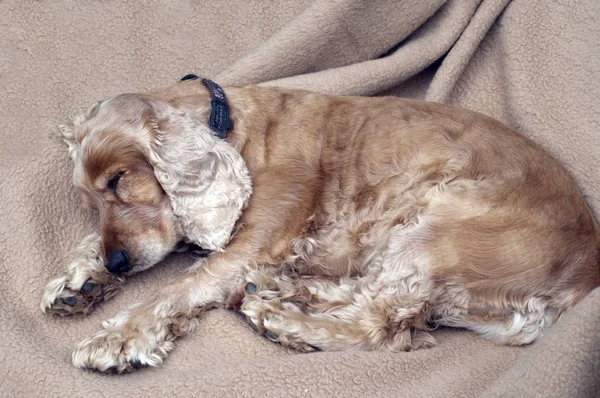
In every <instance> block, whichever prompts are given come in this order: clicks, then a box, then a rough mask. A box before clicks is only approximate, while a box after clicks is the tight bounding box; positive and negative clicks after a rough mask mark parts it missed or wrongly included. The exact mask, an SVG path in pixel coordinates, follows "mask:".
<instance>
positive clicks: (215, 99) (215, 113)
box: [181, 73, 233, 140]
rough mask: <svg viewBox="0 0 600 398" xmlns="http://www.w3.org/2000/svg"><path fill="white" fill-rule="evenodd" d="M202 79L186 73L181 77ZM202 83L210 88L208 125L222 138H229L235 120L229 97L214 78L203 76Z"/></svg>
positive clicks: (184, 78) (182, 79) (183, 78)
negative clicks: (232, 115) (232, 117)
mask: <svg viewBox="0 0 600 398" xmlns="http://www.w3.org/2000/svg"><path fill="white" fill-rule="evenodd" d="M195 79H200V78H199V77H198V76H196V75H194V74H191V73H190V74H189V75H185V76H184V77H182V78H181V81H184V80H195ZM200 80H202V83H204V85H205V86H206V88H207V89H208V92H209V93H210V107H211V111H210V119H209V120H208V125H209V126H210V129H211V130H212V131H213V132H214V133H215V135H216V136H217V137H219V138H221V139H223V140H224V139H225V138H227V133H229V130H231V129H232V128H233V121H232V120H231V118H230V117H229V105H228V104H227V97H226V96H225V92H224V91H223V89H222V88H221V86H219V85H218V84H217V83H215V82H213V81H212V80H209V79H205V78H201V79H200Z"/></svg>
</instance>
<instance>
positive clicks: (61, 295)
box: [40, 275, 123, 316]
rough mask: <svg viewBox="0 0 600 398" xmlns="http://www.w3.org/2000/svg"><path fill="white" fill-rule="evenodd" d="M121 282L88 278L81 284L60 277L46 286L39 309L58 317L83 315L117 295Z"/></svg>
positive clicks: (114, 279)
mask: <svg viewBox="0 0 600 398" xmlns="http://www.w3.org/2000/svg"><path fill="white" fill-rule="evenodd" d="M122 281H123V280H122V279H119V278H112V279H108V280H102V281H96V280H94V279H92V278H89V279H87V280H86V281H85V282H84V283H83V284H81V282H79V283H76V282H74V281H72V280H71V279H70V278H69V276H68V275H66V276H62V277H59V278H56V279H54V280H52V281H50V282H49V283H48V284H47V285H46V290H45V292H44V296H43V297H42V302H41V304H40V307H41V309H42V312H45V313H50V314H56V315H60V316H66V315H73V314H84V315H85V314H88V313H89V312H90V311H91V310H92V308H93V306H94V304H96V303H98V302H100V301H102V300H106V299H108V298H110V297H112V296H114V295H115V294H117V292H118V291H119V284H120V283H122Z"/></svg>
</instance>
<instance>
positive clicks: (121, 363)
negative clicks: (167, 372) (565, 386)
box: [41, 81, 600, 372]
mask: <svg viewBox="0 0 600 398" xmlns="http://www.w3.org/2000/svg"><path fill="white" fill-rule="evenodd" d="M225 91H226V92H227V96H228V98H229V101H230V104H231V108H232V117H233V120H234V125H235V127H234V130H233V131H231V133H230V135H229V136H228V138H227V140H220V139H218V138H216V137H215V136H213V135H212V134H211V132H210V129H209V128H208V127H207V120H208V109H209V104H210V97H209V95H208V93H207V92H206V89H205V88H204V86H203V85H202V84H199V83H198V82H194V81H187V82H182V83H179V84H177V85H176V86H174V87H170V88H167V89H164V90H158V91H155V92H150V93H146V94H124V95H120V96H117V97H114V98H112V99H109V100H106V101H102V102H98V103H96V104H94V105H93V106H92V107H91V108H90V109H88V110H86V111H83V112H80V113H78V114H77V115H76V116H75V117H73V118H72V119H71V120H70V121H69V122H68V123H66V124H65V125H63V126H61V127H60V129H59V136H60V137H61V138H62V139H63V140H64V141H65V142H66V143H67V144H68V148H69V153H70V156H71V157H72V158H73V160H74V163H75V170H74V174H73V176H74V177H73V181H74V184H75V186H76V187H77V189H78V190H79V191H80V192H81V193H82V197H83V198H84V203H86V204H88V205H90V206H93V207H95V208H97V209H98V211H99V216H100V219H101V224H102V228H101V231H100V233H99V234H95V235H90V237H88V238H86V239H85V240H84V243H83V244H82V246H81V247H80V249H78V252H77V254H76V259H75V260H74V261H73V263H72V264H71V265H70V266H69V267H68V268H67V271H66V273H65V274H64V275H63V276H60V277H59V278H57V279H55V280H53V281H51V282H50V283H49V284H48V287H47V290H46V293H45V294H44V297H43V300H42V304H41V305H42V309H43V310H44V311H49V312H54V313H58V314H61V315H66V314H73V313H87V312H88V311H90V310H91V309H92V307H93V305H94V304H95V303H97V302H99V301H101V300H103V299H105V298H108V297H110V296H111V295H112V294H114V292H115V291H116V287H117V286H119V285H120V283H121V282H122V281H123V275H117V276H115V275H112V274H110V273H109V272H108V271H107V269H106V268H105V267H104V264H105V263H106V262H107V259H108V257H109V255H110V253H112V252H114V251H115V250H125V251H126V252H127V254H128V255H127V257H128V262H129V264H130V265H131V271H129V272H128V273H127V274H131V273H135V272H139V271H142V270H144V269H147V268H149V267H151V266H153V265H155V264H156V263H158V262H159V261H160V260H162V259H163V258H164V257H165V256H167V255H168V254H169V253H170V252H172V251H174V250H177V249H178V248H179V247H180V246H179V244H180V243H181V242H188V243H193V244H196V245H199V246H201V247H203V248H204V249H210V250H212V252H213V253H212V254H211V255H210V256H209V257H207V258H205V259H202V260H199V261H198V263H197V264H195V265H194V266H193V267H191V268H190V269H189V270H188V272H186V273H184V274H183V275H181V276H180V277H179V278H178V279H177V280H175V281H173V282H171V283H170V284H168V285H166V286H165V287H163V288H161V289H158V290H157V291H156V292H155V293H154V294H152V295H151V296H150V297H149V298H148V299H147V300H146V301H144V302H142V303H139V304H136V305H134V306H132V307H131V308H129V309H127V310H125V311H122V312H120V313H119V314H117V315H116V316H115V317H114V318H112V319H111V320H109V321H106V322H105V323H104V324H103V329H102V330H101V331H100V332H98V333H97V334H95V335H94V336H92V337H90V338H88V339H86V340H83V341H82V342H81V343H79V344H78V345H77V347H76V349H75V351H74V353H73V363H74V364H75V366H77V367H80V368H92V369H97V370H100V371H117V372H123V371H130V370H133V369H136V368H138V367H140V366H158V365H160V364H161V363H162V362H163V360H164V358H165V357H166V356H167V354H168V353H169V352H170V351H171V350H172V349H173V348H174V340H175V339H176V338H178V337H181V336H183V335H185V334H187V333H189V332H191V331H193V329H194V328H195V325H196V323H197V319H198V318H199V317H200V316H201V314H202V313H203V312H204V311H205V310H208V309H210V308H212V307H223V306H227V307H229V308H232V309H235V310H238V311H240V312H241V313H242V314H244V315H245V316H246V317H247V319H248V321H249V323H250V325H252V327H254V328H255V329H256V330H257V331H258V332H259V333H260V334H263V335H265V336H266V337H267V338H269V339H271V340H273V341H276V342H278V343H280V344H283V345H286V346H289V347H292V348H295V349H298V350H301V351H315V350H358V349H360V350H380V349H385V350H391V351H408V350H414V349H418V348H428V347H433V346H434V345H435V344H436V341H435V339H434V338H433V336H432V335H431V334H430V333H429V332H430V330H431V329H432V328H435V327H437V326H438V325H446V326H451V327H464V328H468V329H470V330H473V331H475V332H477V333H479V334H481V335H482V336H483V337H485V338H488V339H491V340H493V341H496V342H498V343H500V344H513V345H520V344H529V343H531V342H533V341H535V339H537V338H538V337H539V336H540V335H542V334H543V333H544V331H545V330H546V329H547V328H548V327H549V326H550V325H551V324H552V323H554V322H555V321H556V320H557V319H558V317H559V316H560V314H561V313H562V312H563V311H564V310H566V309H567V308H568V307H570V306H572V305H574V304H575V303H577V302H578V301H579V300H581V298H583V297H584V296H585V295H586V294H587V293H588V292H589V291H591V290H592V289H593V288H595V287H597V286H599V285H600V228H599V227H598V225H597V224H596V222H595V220H594V219H593V217H592V215H591V214H590V212H589V210H588V208H587V206H586V205H585V202H584V200H583V198H582V197H581V195H580V194H579V192H578V191H577V188H576V186H575V183H574V182H573V180H572V179H571V177H570V176H569V175H568V173H567V172H566V170H565V169H564V168H563V167H562V166H561V165H560V164H559V163H558V162H556V161H555V160H553V159H552V158H551V157H550V156H549V155H548V154H546V153H545V152H544V151H543V150H542V149H540V148H539V147H538V146H537V145H535V144H534V143H533V142H531V141H530V140H528V139H526V138H524V137H522V136H520V135H519V134H518V133H516V132H515V131H513V130H511V129H510V128H508V127H506V126H504V125H502V124H501V123H499V122H497V121H494V120H492V119H490V118H487V117H485V116H483V115H479V114H475V113H472V112H469V111H466V110H461V109H457V108H453V107H449V106H444V105H440V104H430V103H423V102H416V101H409V100H404V99H399V98H358V97H333V96H324V95H319V94H315V93H310V92H304V91H291V90H283V89H276V88H259V87H252V86H249V87H242V88H236V87H228V88H225Z"/></svg>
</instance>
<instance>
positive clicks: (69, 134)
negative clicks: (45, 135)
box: [52, 101, 102, 160]
mask: <svg viewBox="0 0 600 398" xmlns="http://www.w3.org/2000/svg"><path fill="white" fill-rule="evenodd" d="M101 103H102V101H98V102H96V103H94V104H93V105H92V106H90V107H89V108H87V109H81V110H79V111H77V112H75V113H74V114H73V115H72V116H71V117H69V119H68V120H67V121H66V122H65V123H63V124H59V125H58V131H55V132H53V134H52V136H54V137H58V138H60V139H62V141H63V142H65V143H66V144H67V145H68V148H69V149H68V150H69V156H70V157H71V159H73V160H75V158H76V157H77V148H78V147H79V144H80V143H81V139H77V136H76V134H75V132H76V130H77V127H79V126H81V125H82V124H83V123H84V122H85V121H86V120H88V119H90V118H92V117H94V115H95V114H96V113H97V112H98V108H99V106H100V104H101Z"/></svg>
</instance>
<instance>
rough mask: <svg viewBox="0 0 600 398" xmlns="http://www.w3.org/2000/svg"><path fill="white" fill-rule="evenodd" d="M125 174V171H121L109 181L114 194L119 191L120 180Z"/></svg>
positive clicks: (109, 186)
mask: <svg viewBox="0 0 600 398" xmlns="http://www.w3.org/2000/svg"><path fill="white" fill-rule="evenodd" d="M123 174H125V172H124V171H119V172H118V173H117V174H115V176H114V177H113V178H112V179H111V180H110V181H109V182H108V189H110V190H111V191H113V193H114V194H116V193H117V185H119V180H120V179H121V177H122V176H123Z"/></svg>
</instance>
